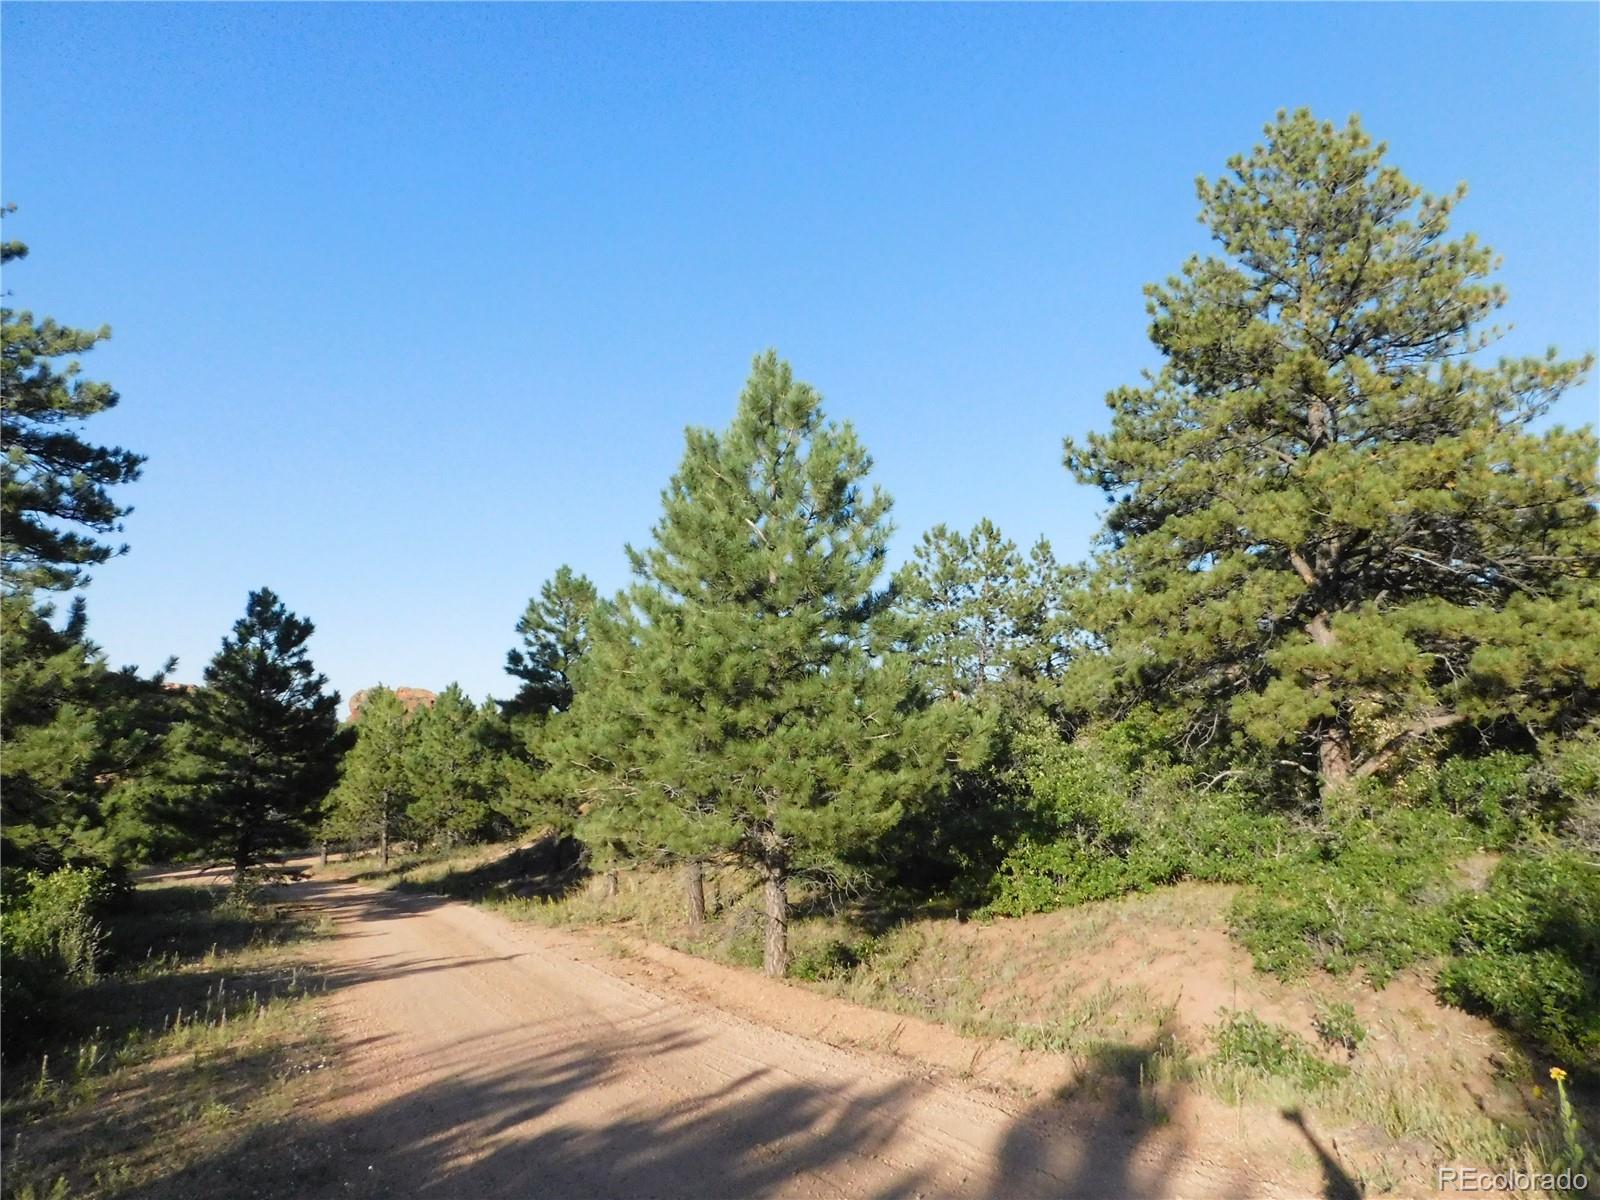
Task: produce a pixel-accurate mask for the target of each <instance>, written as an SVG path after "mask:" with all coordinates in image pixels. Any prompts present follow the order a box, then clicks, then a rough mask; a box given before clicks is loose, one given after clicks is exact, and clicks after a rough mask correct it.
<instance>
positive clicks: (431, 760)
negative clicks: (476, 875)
mask: <svg viewBox="0 0 1600 1200" xmlns="http://www.w3.org/2000/svg"><path fill="white" fill-rule="evenodd" d="M363 715H365V714H363ZM497 720H498V713H497V711H496V710H495V709H494V706H493V705H486V706H485V707H484V708H481V709H480V708H479V707H478V706H477V705H475V704H473V703H472V701H471V700H470V699H468V697H467V694H466V693H465V692H463V691H462V690H461V688H460V686H459V685H457V684H454V683H452V684H451V685H450V686H449V687H447V688H445V690H444V691H442V692H440V693H439V695H438V696H437V698H435V700H434V702H433V703H432V704H431V705H424V706H423V707H421V708H419V709H417V711H416V712H414V713H413V714H412V715H411V722H410V730H409V741H410V745H409V749H408V759H407V764H406V770H407V774H408V790H409V792H410V795H411V803H410V806H409V807H408V808H407V810H406V821H407V824H408V825H409V826H410V828H411V829H412V830H413V831H414V832H415V833H416V835H417V836H418V837H419V838H421V839H423V840H425V841H429V842H432V843H434V844H436V845H440V846H452V845H455V844H457V843H459V842H472V841H478V840H481V839H483V838H485V837H489V836H491V835H492V834H493V833H494V832H495V831H496V830H497V829H498V828H499V827H500V824H501V821H502V818H501V817H500V816H499V814H498V813H497V812H496V811H495V808H494V805H495V803H496V801H497V799H498V797H499V795H500V792H501V788H502V782H503V777H504V771H503V763H502V755H501V754H500V753H499V752H498V751H497V750H496V748H495V745H494V742H495V739H494V737H493V732H492V728H491V727H492V726H493V725H494V724H495V723H496V722H497Z"/></svg>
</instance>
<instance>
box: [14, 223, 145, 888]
mask: <svg viewBox="0 0 1600 1200" xmlns="http://www.w3.org/2000/svg"><path fill="white" fill-rule="evenodd" d="M5 211H10V208H9V206H8V208H7V209H6V210H5ZM27 252H28V251H27V247H26V246H24V245H22V244H21V243H20V242H5V243H4V244H3V245H0V261H3V262H4V263H6V264H11V263H13V262H16V261H17V260H19V259H22V258H24V257H26V256H27ZM109 336H110V331H109V330H108V329H104V328H102V329H100V330H97V331H93V332H91V331H86V330H79V329H70V328H67V327H65V326H62V325H58V324H57V323H56V322H55V321H52V320H49V319H48V318H47V319H45V320H43V321H40V322H38V323H37V324H36V323H35V321H34V318H33V315H32V314H31V313H29V312H26V311H22V312H18V311H16V310H13V309H12V308H11V307H9V306H5V307H3V308H0V351H3V353H0V447H3V454H0V593H3V595H0V603H3V605H4V616H3V620H0V661H3V662H4V667H5V687H4V689H3V693H0V743H3V751H0V810H3V812H0V826H3V829H4V833H3V840H4V846H5V854H4V858H5V860H6V861H7V862H9V863H27V864H29V865H31V866H35V867H42V868H47V869H48V868H52V867H55V866H58V865H61V864H62V863H76V862H84V861H107V860H114V859H118V858H121V857H122V856H123V855H124V854H125V853H126V852H127V851H128V850H129V849H130V846H129V844H128V838H129V837H131V836H134V831H133V830H132V829H131V827H130V823H129V822H128V821H126V820H117V819H113V816H112V814H110V813H109V812H108V810H107V805H108V803H109V802H110V801H111V799H112V797H113V796H116V797H117V798H118V800H122V799H125V798H126V796H127V793H128V789H129V788H130V787H132V786H134V785H135V784H136V783H137V782H138V781H139V780H141V779H142V778H143V777H144V776H146V775H147V774H148V773H150V772H151V771H152V770H153V769H154V767H155V766H156V764H157V763H158V761H159V758H160V752H161V738H162V736H163V735H164V733H165V731H166V730H167V728H168V727H169V726H170V724H171V722H172V720H173V715H174V714H173V712H172V708H173V705H172V697H171V695H170V694H169V693H167V692H166V691H165V690H164V689H163V687H162V676H161V675H160V674H159V673H158V674H157V675H156V676H155V677H154V678H141V677H140V676H139V675H138V673H137V672H136V671H134V670H132V669H131V668H124V669H123V670H121V671H113V670H112V669H111V668H110V667H109V665H108V664H107V663H106V661H105V656H104V654H103V653H101V651H100V649H99V647H98V646H96V645H95V644H94V643H93V642H91V641H89V640H88V638H87V637H86V636H85V634H84V626H85V610H84V605H83V600H82V598H81V597H78V598H75V599H74V600H73V602H72V604H71V606H70V609H69V613H68V616H67V619H66V621H65V623H64V624H63V625H61V626H60V627H59V628H58V627H57V626H56V625H55V624H54V623H53V621H54V618H55V613H56V609H55V606H54V605H52V604H50V603H48V602H45V601H42V600H41V599H40V598H39V592H40V591H41V590H50V589H67V588H72V587H76V586H80V585H82V584H85V583H87V582H88V577H87V576H86V575H85V574H84V569H85V568H86V567H87V566H91V565H93V564H96V563H100V562H104V561H105V560H106V559H107V558H109V557H111V556H112V555H113V554H114V553H118V552H120V550H119V549H118V548H114V547H112V546H110V545H106V544H104V543H102V542H100V541H99V540H98V537H97V535H101V534H106V533H114V532H117V531H118V530H120V528H121V525H120V521H121V519H122V517H123V516H125V515H126V514H127V512H128V511H129V510H128V509H126V508H124V507H121V506H119V505H118V504H117V503H116V502H115V501H113V500H112V498H111V495H110V492H109V491H108V489H110V488H112V487H114V486H116V485H118V484H123V483H130V482H132V481H133V480H134V479H136V478H138V475H139V468H140V464H141V463H142V462H143V461H144V460H143V458H141V457H140V456H139V455H137V454H133V453H131V452H130V451H127V450H121V449H112V448H106V447H100V446H95V445H91V444H90V443H88V442H87V441H85V440H84V439H83V437H82V436H81V435H80V432H79V429H78V426H79V424H80V423H81V422H83V421H85V420H87V419H88V418H90V417H92V416H95V415H96V414H98V413H101V412H104V411H106V410H107V409H109V408H111V407H113V406H114V405H115V404H116V403H117V394H116V392H115V391H113V390H112V388H111V387H110V385H108V384H105V383H94V382H89V381H87V380H83V379H81V378H79V374H80V367H79V365H78V363H77V362H76V361H75V360H70V359H69V361H68V362H66V363H65V364H60V363H59V362H58V361H57V360H59V359H61V358H64V357H67V356H72V355H78V354H82V353H84V352H86V351H88V350H90V349H92V348H93V347H94V345H95V344H96V343H97V342H99V341H102V340H104V339H105V338H107V337H109ZM169 669H170V666H169ZM126 808H127V806H126V805H124V806H123V809H124V812H125V810H126Z"/></svg>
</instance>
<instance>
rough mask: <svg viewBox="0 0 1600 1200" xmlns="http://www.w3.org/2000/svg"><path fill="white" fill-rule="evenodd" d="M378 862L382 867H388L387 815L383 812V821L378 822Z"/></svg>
mask: <svg viewBox="0 0 1600 1200" xmlns="http://www.w3.org/2000/svg"><path fill="white" fill-rule="evenodd" d="M378 860H379V861H380V862H381V863H382V864H383V865H384V866H386V867H387V866H388V865H389V814H388V813H387V812H385V813H384V814H383V819H382V820H381V821H379V822H378Z"/></svg>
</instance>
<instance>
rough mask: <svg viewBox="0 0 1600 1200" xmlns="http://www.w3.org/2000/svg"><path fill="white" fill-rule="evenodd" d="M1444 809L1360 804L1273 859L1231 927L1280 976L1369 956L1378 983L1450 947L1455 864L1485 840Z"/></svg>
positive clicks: (1349, 964) (1347, 965)
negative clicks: (1295, 850) (1293, 851)
mask: <svg viewBox="0 0 1600 1200" xmlns="http://www.w3.org/2000/svg"><path fill="white" fill-rule="evenodd" d="M1472 833H1473V831H1472V830H1471V829H1469V828H1467V827H1466V824H1465V822H1464V821H1463V820H1462V819H1461V818H1460V817H1456V816H1452V815H1451V814H1449V813H1447V812H1445V811H1443V810H1442V809H1438V808H1424V809H1406V808H1392V809H1388V810H1383V811H1379V812H1375V813H1373V812H1367V811H1355V812H1350V813H1345V814H1341V815H1340V816H1338V817H1337V818H1335V819H1334V820H1333V822H1332V824H1331V827H1330V829H1329V831H1328V832H1327V834H1326V835H1325V836H1324V837H1323V838H1322V839H1321V840H1320V841H1318V842H1313V841H1312V840H1311V839H1310V838H1307V839H1306V841H1307V842H1308V843H1309V844H1308V845H1306V846H1305V848H1304V849H1303V850H1302V852H1301V853H1299V854H1297V855H1291V856H1285V857H1282V858H1278V859H1273V860H1269V861H1266V862H1264V863H1263V864H1262V870H1261V872H1260V874H1259V876H1258V885H1259V886H1258V887H1257V888H1256V889H1255V890H1254V891H1253V892H1247V893H1243V894H1241V895H1240V896H1239V898H1238V899H1237V900H1236V901H1235V902H1234V906H1233V913H1232V916H1231V926H1232V929H1233V932H1234V934H1235V935H1236V936H1237V937H1238V938H1239V939H1240V941H1242V942H1243V943H1244V945H1245V947H1246V948H1247V949H1249V951H1250V953H1251V956H1252V957H1253V958H1254V960H1255V964H1256V967H1257V968H1258V969H1260V970H1263V971H1270V972H1272V973H1274V974H1277V975H1284V976H1293V975H1298V974H1303V973H1304V972H1306V971H1307V970H1310V969H1311V968H1313V967H1321V968H1322V969H1324V970H1327V971H1330V972H1332V973H1334V974H1343V973H1345V972H1347V971H1349V970H1350V969H1351V968H1353V967H1355V966H1357V965H1358V964H1359V965H1362V966H1364V967H1365V968H1366V970H1367V972H1368V974H1369V976H1370V977H1371V979H1372V981H1373V982H1374V983H1375V984H1378V985H1382V984H1383V983H1384V982H1385V981H1387V979H1388V978H1389V977H1390V976H1391V975H1392V974H1393V973H1394V972H1396V971H1398V970H1400V969H1401V968H1403V967H1406V966H1408V965H1410V964H1412V963H1415V962H1417V961H1419V960H1423V959H1428V958H1433V957H1437V956H1440V955H1443V954H1444V953H1445V951H1446V950H1448V949H1449V945H1450V935H1451V931H1452V922H1451V918H1450V916H1449V913H1448V912H1447V904H1448V901H1449V898H1450V896H1451V894H1452V887H1451V879H1450V868H1451V865H1452V864H1453V863H1454V862H1455V861H1456V860H1457V859H1459V858H1460V857H1461V856H1462V855H1463V854H1464V853H1466V852H1467V851H1468V850H1470V849H1471V848H1473V846H1474V845H1475V844H1476V841H1477V839H1476V838H1474V837H1473V836H1472Z"/></svg>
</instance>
